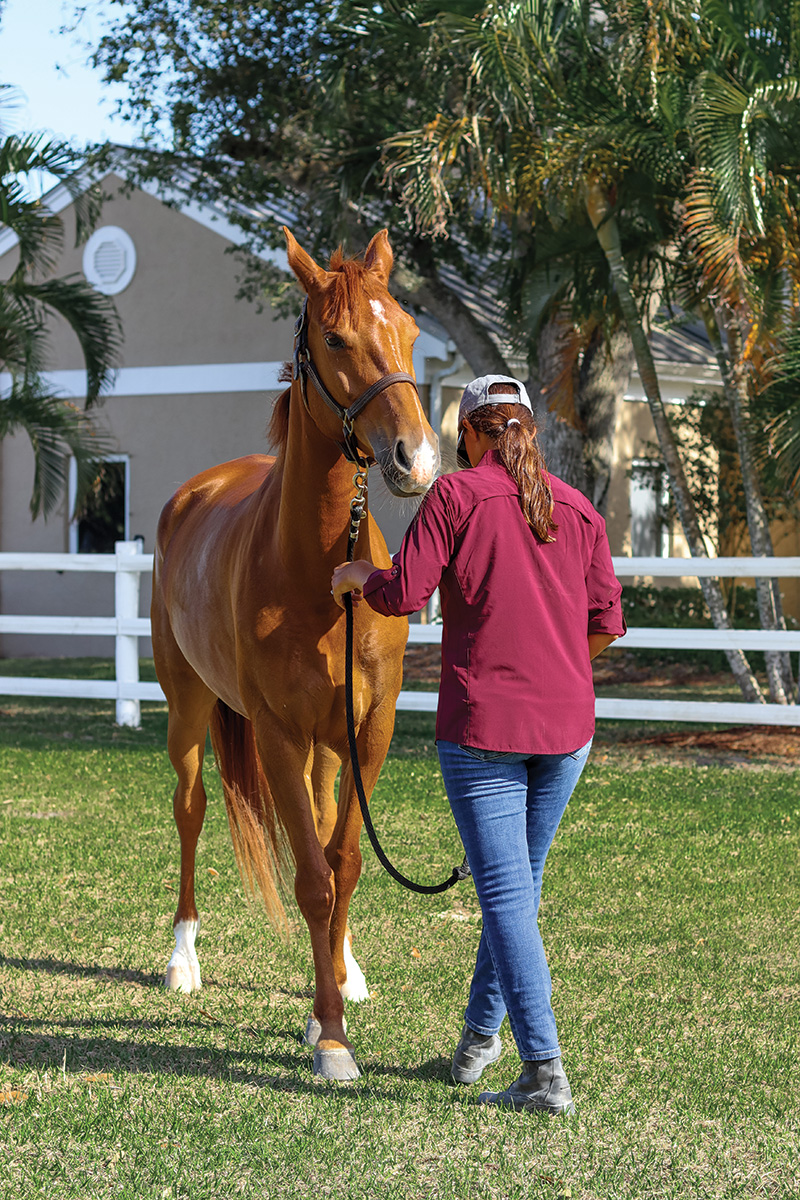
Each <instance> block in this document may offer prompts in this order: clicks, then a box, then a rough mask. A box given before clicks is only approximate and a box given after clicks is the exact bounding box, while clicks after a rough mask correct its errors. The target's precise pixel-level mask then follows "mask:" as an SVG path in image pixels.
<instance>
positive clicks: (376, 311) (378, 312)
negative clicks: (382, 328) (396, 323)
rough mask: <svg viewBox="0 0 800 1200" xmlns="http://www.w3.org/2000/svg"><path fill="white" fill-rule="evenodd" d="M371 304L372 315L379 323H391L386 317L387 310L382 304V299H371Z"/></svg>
mask: <svg viewBox="0 0 800 1200" xmlns="http://www.w3.org/2000/svg"><path fill="white" fill-rule="evenodd" d="M369 306H370V308H371V309H372V315H373V316H374V318H375V320H376V321H377V322H378V323H379V324H381V325H388V324H389V322H388V320H387V318H386V312H385V310H384V307H383V305H382V304H381V302H380V300H370V302H369Z"/></svg>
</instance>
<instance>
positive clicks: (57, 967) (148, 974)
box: [0, 954, 164, 987]
mask: <svg viewBox="0 0 800 1200" xmlns="http://www.w3.org/2000/svg"><path fill="white" fill-rule="evenodd" d="M3 967H10V968H12V969H14V970H17V971H41V972H42V973H43V974H45V975H73V976H79V977H80V978H82V979H103V980H108V981H111V982H114V983H138V984H140V985H141V986H142V987H159V986H161V985H162V984H163V982H164V975H163V973H162V974H160V975H158V974H156V973H155V972H154V971H136V970H133V969H132V968H130V967H100V966H96V965H92V964H89V963H76V962H67V961H65V960H64V959H59V958H10V957H9V956H8V955H5V954H0V969H2V968H3Z"/></svg>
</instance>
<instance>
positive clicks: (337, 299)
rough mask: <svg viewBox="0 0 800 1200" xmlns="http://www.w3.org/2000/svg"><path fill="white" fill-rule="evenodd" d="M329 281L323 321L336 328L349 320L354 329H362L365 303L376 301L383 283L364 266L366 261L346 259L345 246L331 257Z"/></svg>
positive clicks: (325, 293) (323, 303)
mask: <svg viewBox="0 0 800 1200" xmlns="http://www.w3.org/2000/svg"><path fill="white" fill-rule="evenodd" d="M329 278H330V282H329V284H328V286H327V287H326V289H325V291H324V293H323V296H322V308H321V310H320V319H321V320H322V321H323V322H324V323H325V324H330V325H332V326H335V325H336V324H338V323H339V322H340V321H343V320H346V321H347V323H348V324H349V325H350V327H351V329H358V326H359V322H360V319H361V302H362V300H364V299H368V300H369V299H376V298H377V296H378V294H379V291H380V287H381V285H380V283H379V282H378V280H377V279H376V277H375V276H374V275H373V273H372V272H371V271H368V270H367V268H366V267H365V266H364V261H363V259H360V258H345V256H344V254H343V252H342V248H341V246H340V247H339V248H338V250H334V252H333V255H332V257H331V265H330V272H329Z"/></svg>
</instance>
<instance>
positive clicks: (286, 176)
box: [95, 0, 632, 508]
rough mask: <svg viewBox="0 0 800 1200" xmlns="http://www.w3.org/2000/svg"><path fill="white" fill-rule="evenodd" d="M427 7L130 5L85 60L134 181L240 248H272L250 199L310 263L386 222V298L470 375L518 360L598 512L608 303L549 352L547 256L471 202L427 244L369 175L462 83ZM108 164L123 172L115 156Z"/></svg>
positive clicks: (609, 369) (379, 176)
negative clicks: (449, 345)
mask: <svg viewBox="0 0 800 1200" xmlns="http://www.w3.org/2000/svg"><path fill="white" fill-rule="evenodd" d="M440 9H441V4H440V3H439V2H438V0H415V2H413V3H399V2H398V0H388V2H386V3H384V4H382V5H381V6H376V7H368V6H365V5H363V4H359V3H352V2H348V0H342V2H340V3H337V4H336V5H328V4H321V3H301V4H299V5H298V4H290V3H286V2H285V0H268V2H266V3H265V2H264V0H244V2H242V0H236V2H234V0H134V2H132V3H131V4H128V5H126V7H125V11H124V14H123V13H122V12H121V13H120V17H119V19H118V20H116V21H112V22H111V23H110V25H109V27H108V30H107V32H106V34H105V36H104V37H103V39H102V41H101V43H100V45H99V46H98V48H97V52H96V55H95V61H96V63H97V65H98V66H100V67H101V68H102V69H103V70H104V71H105V74H106V77H107V78H109V79H113V80H115V81H117V82H125V83H126V84H127V85H128V88H129V99H128V101H127V103H126V110H127V111H128V112H129V113H130V114H132V115H134V116H135V117H136V118H137V119H139V120H144V121H145V123H146V125H147V126H148V128H149V130H150V137H151V141H152V149H151V150H150V151H149V152H147V153H144V154H142V155H140V156H139V160H138V172H139V174H138V175H137V174H136V171H135V170H134V171H133V173H132V178H134V179H135V178H139V177H148V178H160V179H162V180H163V181H164V182H165V183H167V184H169V185H170V186H173V187H174V186H175V185H176V182H177V184H178V185H179V186H180V182H181V180H183V181H184V186H185V188H186V190H187V193H189V194H191V196H192V197H193V198H194V199H204V200H208V201H211V202H219V201H220V200H221V201H222V202H223V203H224V204H225V206H226V210H227V211H228V213H229V214H230V216H231V219H233V220H234V221H236V222H238V224H239V225H240V226H241V227H242V229H243V230H244V231H245V233H246V234H247V235H248V237H249V239H250V246H251V248H252V249H254V250H258V249H262V248H264V247H265V246H266V245H270V244H273V243H272V242H271V238H273V237H274V236H275V234H276V232H277V229H276V226H275V225H273V227H272V229H270V228H269V227H268V225H267V223H266V222H265V221H264V219H263V217H262V216H261V213H262V212H263V207H264V206H265V204H266V205H267V206H272V207H273V209H276V210H278V211H280V210H281V206H282V205H285V206H286V209H287V210H288V212H290V213H291V214H292V217H291V221H292V223H293V224H296V225H299V226H300V227H301V228H302V230H303V234H304V236H305V237H306V238H307V240H308V241H309V243H310V244H311V245H312V247H313V248H314V249H315V250H316V251H317V252H319V253H322V254H324V253H325V252H326V251H330V250H331V249H332V248H333V247H334V245H335V244H336V242H338V241H340V240H341V241H343V242H345V244H349V245H351V246H358V245H363V244H364V242H365V241H366V240H367V238H368V236H369V235H370V234H371V233H372V232H373V231H374V228H375V226H376V225H381V224H385V225H387V226H388V227H389V228H390V229H391V231H392V243H393V247H394V250H395V255H396V268H395V273H394V277H393V283H394V287H395V290H396V291H397V293H398V295H399V296H400V298H401V299H402V300H404V301H406V302H407V303H409V304H411V305H413V306H414V307H415V308H417V309H418V310H419V309H423V310H425V311H427V312H428V313H429V314H430V315H431V316H433V317H434V318H436V320H437V321H438V322H439V323H440V324H441V325H442V326H443V327H444V328H445V330H446V331H447V332H448V333H449V335H450V337H451V338H452V340H453V342H454V343H455V345H456V347H457V348H458V350H459V351H460V353H461V354H462V356H463V358H464V360H465V361H466V362H467V363H468V364H469V365H470V367H471V369H472V370H473V371H474V372H475V373H476V374H482V373H485V372H500V373H509V374H516V373H518V371H519V367H518V365H517V364H518V361H519V359H520V358H521V359H522V360H523V361H528V362H529V363H530V364H531V368H532V369H533V371H534V372H535V374H536V375H537V376H538V380H537V382H538V384H539V385H540V386H541V387H543V388H544V389H545V392H546V394H547V396H548V398H549V400H550V401H551V402H552V404H553V405H554V406H555V408H556V410H557V413H558V414H559V416H563V417H564V418H566V420H559V419H557V418H554V420H553V421H552V422H551V423H550V428H549V429H548V431H547V435H546V436H547V437H548V439H549V441H550V444H551V445H550V448H551V454H555V453H559V454H560V455H561V460H562V467H567V468H569V470H568V471H567V473H568V474H570V472H571V474H570V478H571V481H572V482H574V483H576V484H577V485H578V486H581V487H582V488H583V489H584V490H585V491H586V493H587V495H590V496H591V498H592V499H593V500H594V501H595V502H596V503H597V504H598V506H600V507H601V508H602V506H603V503H604V500H605V492H606V489H607V483H608V474H609V465H610V441H611V434H612V432H613V427H614V423H615V420H614V418H615V414H616V404H617V400H618V398H619V397H620V396H621V395H622V394H623V392H624V389H625V385H626V384H627V380H628V377H629V375H630V370H631V365H632V359H631V355H630V349H629V343H628V340H627V335H626V334H625V331H624V329H622V328H621V327H620V326H619V315H618V313H617V312H616V310H615V308H614V302H613V298H612V300H611V301H610V302H609V307H608V311H605V310H604V308H603V305H600V306H599V307H598V306H595V307H594V308H593V309H592V311H591V313H589V314H588V315H587V318H586V320H585V321H584V320H580V321H578V322H577V323H574V322H573V323H572V330H571V333H570V336H569V338H568V339H567V341H566V343H565V345H561V344H560V342H559V340H558V338H557V335H558V334H560V332H561V330H562V328H563V326H564V324H565V309H564V305H563V303H562V301H563V298H564V296H565V294H566V292H567V291H568V289H569V283H568V281H567V282H565V280H564V271H563V268H562V267H559V271H558V272H557V273H556V274H551V271H550V267H551V265H552V261H553V256H552V253H551V247H550V246H549V245H543V244H541V243H540V242H538V241H537V242H536V245H533V243H532V244H531V246H530V247H529V249H528V251H527V252H525V253H523V252H522V251H521V241H520V239H518V238H517V239H516V240H514V241H513V247H514V248H513V254H512V230H511V229H510V228H509V227H508V226H507V225H506V223H505V222H504V221H502V220H498V219H497V213H496V212H494V211H492V210H490V209H489V208H487V207H486V205H485V204H483V205H481V204H479V205H475V204H474V203H473V202H472V198H471V197H470V198H469V199H468V201H467V202H466V203H465V204H464V205H462V206H461V207H460V208H459V209H458V211H453V212H452V213H451V214H450V229H449V231H450V236H449V237H447V238H441V239H436V238H431V237H429V236H428V235H427V233H426V232H425V231H423V230H422V229H420V228H419V226H418V224H417V222H416V221H415V220H414V219H412V218H410V217H409V215H408V212H407V205H406V199H407V198H406V197H405V196H404V195H403V192H402V189H401V188H400V187H398V186H396V185H395V184H394V182H393V181H392V180H391V179H390V178H388V177H387V176H386V175H385V174H384V171H383V168H382V165H381V153H382V146H383V144H384V143H385V142H386V141H387V139H389V138H391V137H392V136H393V135H395V134H397V133H398V131H399V130H403V129H406V128H408V126H409V124H410V123H413V122H414V121H419V122H428V121H433V122H435V121H436V115H437V113H440V112H446V111H450V110H460V109H461V108H462V107H463V104H464V95H465V88H466V87H467V83H468V81H467V79H466V77H465V75H464V71H463V66H462V64H461V62H460V60H459V58H458V56H457V55H455V54H453V53H451V49H450V44H449V41H448V39H447V37H440V36H439V32H438V26H437V25H436V24H435V18H436V16H437V14H438V13H439V12H440ZM448 11H449V12H450V14H451V15H452V16H453V17H454V18H456V19H470V18H472V17H473V16H474V15H475V14H476V13H477V12H479V11H480V4H479V3H476V0H454V2H453V3H451V4H450V5H449V6H448ZM165 139H166V140H167V141H168V142H169V148H168V149H166V150H165V149H164V148H163V141H164V140H165ZM158 147H160V148H158ZM107 153H113V152H107ZM124 169H125V171H126V172H127V173H131V163H130V155H129V154H126V163H125V167H124ZM565 236H566V235H565ZM274 244H276V245H277V244H282V243H279V242H277V241H276V242H275V243H274ZM594 258H595V265H597V261H598V255H597V254H595V256H594ZM575 260H576V262H578V261H579V260H578V255H577V253H576V255H575ZM602 269H603V270H604V271H605V274H606V276H607V271H606V270H605V267H604V265H603V268H602ZM287 286H288V287H289V289H290V291H289V295H290V296H291V300H290V301H289V302H290V303H293V302H294V299H293V298H294V288H293V286H292V285H291V284H288V285H287V283H286V280H285V278H283V277H280V276H279V275H278V273H277V272H276V271H275V270H274V268H270V267H269V266H266V265H264V264H263V263H256V262H255V260H253V259H251V260H250V262H249V266H248V268H247V271H246V274H245V278H244V281H243V290H244V291H245V293H246V294H247V295H249V296H251V297H255V296H258V295H259V294H263V292H264V291H265V290H266V292H267V294H268V295H269V296H270V299H271V300H272V301H273V302H275V301H277V302H278V303H279V304H280V303H281V301H282V300H285V295H286V294H285V289H286V287H287ZM479 291H480V292H483V293H484V294H490V295H492V296H493V297H497V298H498V300H499V301H500V303H499V304H498V305H497V312H496V314H493V317H495V318H496V320H495V325H496V327H495V329H494V330H492V329H490V327H489V325H490V323H489V322H487V316H486V312H485V311H483V312H482V311H480V309H479V306H476V304H475V303H474V302H473V297H471V296H467V295H465V292H472V293H477V292H479ZM589 307H590V308H591V306H589ZM609 312H610V314H611V319H610V322H607V321H606V317H607V316H608V315H609ZM532 314H533V315H532ZM615 319H616V325H615V324H614V320H615ZM498 326H499V328H498ZM498 333H499V334H500V337H499V338H498V336H497V334H498ZM540 342H541V345H540ZM509 345H510V347H511V351H512V352H513V353H512V354H509V353H508V351H507V349H506V347H507V346H509ZM554 350H557V351H558V354H554ZM570 354H571V357H570ZM556 360H557V361H556ZM554 363H555V365H554ZM565 381H566V382H568V384H569V386H568V387H566V388H565V387H564V383H565ZM570 464H572V467H574V470H573V469H572V467H570ZM559 473H562V470H561V469H560V470H559Z"/></svg>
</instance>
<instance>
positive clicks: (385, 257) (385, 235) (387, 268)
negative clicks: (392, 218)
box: [364, 229, 394, 284]
mask: <svg viewBox="0 0 800 1200" xmlns="http://www.w3.org/2000/svg"><path fill="white" fill-rule="evenodd" d="M393 265H394V255H393V254H392V247H391V246H390V245H389V230H388V229H382V230H381V231H380V233H376V234H375V237H374V238H373V239H372V241H371V242H370V244H369V245H368V246H367V248H366V250H365V252H364V266H365V267H366V268H367V270H368V271H373V272H374V273H375V274H376V275H377V276H379V278H380V279H381V280H382V281H383V282H384V284H388V282H389V276H390V275H391V273H392V266H393Z"/></svg>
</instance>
